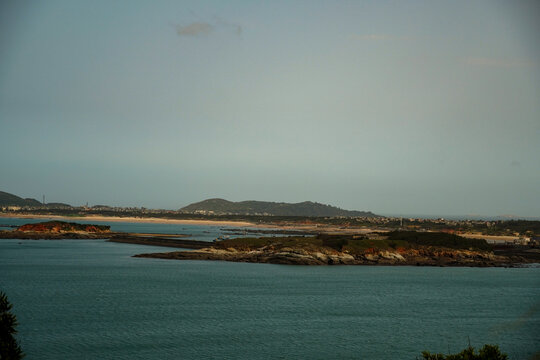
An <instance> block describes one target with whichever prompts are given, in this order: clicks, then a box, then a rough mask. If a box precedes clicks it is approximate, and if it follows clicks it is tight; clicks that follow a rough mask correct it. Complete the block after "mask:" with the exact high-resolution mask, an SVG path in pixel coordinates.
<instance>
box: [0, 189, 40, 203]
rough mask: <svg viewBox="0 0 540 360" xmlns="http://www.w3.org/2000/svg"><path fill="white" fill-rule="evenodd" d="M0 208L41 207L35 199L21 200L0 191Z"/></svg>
mask: <svg viewBox="0 0 540 360" xmlns="http://www.w3.org/2000/svg"><path fill="white" fill-rule="evenodd" d="M0 206H41V203H40V202H39V201H37V200H36V199H23V198H21V197H18V196H17V195H13V194H10V193H7V192H4V191H0Z"/></svg>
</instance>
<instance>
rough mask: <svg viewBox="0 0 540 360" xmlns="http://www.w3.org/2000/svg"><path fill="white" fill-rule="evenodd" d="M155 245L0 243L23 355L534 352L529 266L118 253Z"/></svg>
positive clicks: (538, 303)
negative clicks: (298, 262)
mask: <svg viewBox="0 0 540 360" xmlns="http://www.w3.org/2000/svg"><path fill="white" fill-rule="evenodd" d="M111 225H113V223H111ZM117 226H118V225H117ZM145 226H148V227H149V230H152V229H154V230H153V231H149V230H144V231H149V232H159V231H162V230H163V225H161V224H147V225H145ZM176 226H180V227H182V226H183V225H176ZM122 231H127V230H122ZM129 231H134V230H129ZM171 231H176V230H174V229H171ZM203 231H212V230H211V229H210V230H203ZM202 234H208V233H204V232H202ZM213 235H214V234H212V236H213ZM168 250H170V249H165V248H158V247H150V246H142V245H133V244H120V243H109V242H105V241H103V240H37V241H36V240H1V241H0V289H1V290H2V291H5V292H6V293H7V294H8V296H9V299H10V301H11V302H12V303H13V304H14V308H13V312H14V313H15V314H16V315H17V318H18V320H19V323H20V325H19V326H18V330H19V333H18V339H20V342H21V346H22V348H23V350H24V352H25V353H26V354H27V357H26V358H27V359H59V358H63V359H74V358H77V359H178V358H182V359H201V358H213V359H269V358H272V359H304V358H313V359H323V358H324V359H327V358H344V359H345V358H357V359H415V358H416V357H420V353H421V351H422V350H430V351H432V352H435V351H437V352H449V351H450V352H457V351H459V350H460V349H463V348H465V347H466V346H467V344H468V341H469V339H470V341H471V344H472V345H473V346H477V347H479V346H481V345H483V344H485V343H495V344H499V345H500V347H501V349H502V350H503V351H505V352H507V353H508V354H509V355H510V358H511V359H529V358H532V356H533V355H534V354H535V353H537V352H539V351H540V346H539V345H538V344H540V276H539V275H540V269H538V268H519V269H515V268H509V269H505V268H437V267H384V266H327V267H314V266H311V267H308V266H284V265H272V264H244V263H227V262H204V261H174V260H160V259H147V258H133V257H132V255H134V254H137V253H143V252H158V251H168Z"/></svg>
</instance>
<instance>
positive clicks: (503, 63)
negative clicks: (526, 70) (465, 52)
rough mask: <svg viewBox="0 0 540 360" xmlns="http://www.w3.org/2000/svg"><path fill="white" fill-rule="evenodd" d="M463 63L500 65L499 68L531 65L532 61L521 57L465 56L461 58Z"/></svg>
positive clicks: (489, 65)
mask: <svg viewBox="0 0 540 360" xmlns="http://www.w3.org/2000/svg"><path fill="white" fill-rule="evenodd" d="M462 62H463V63H465V64H467V65H472V66H485V67H500V68H514V67H527V66H532V65H534V63H533V62H532V61H529V60H521V59H510V60H506V59H497V58H487V57H467V58H465V59H463V60H462Z"/></svg>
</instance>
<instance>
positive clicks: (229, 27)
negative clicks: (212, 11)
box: [216, 16, 243, 36]
mask: <svg viewBox="0 0 540 360" xmlns="http://www.w3.org/2000/svg"><path fill="white" fill-rule="evenodd" d="M216 26H217V27H221V28H223V29H224V30H226V31H229V32H232V33H233V34H235V35H236V36H242V31H243V29H242V26H241V25H238V24H236V23H232V22H228V21H226V20H223V19H222V18H220V17H217V16H216Z"/></svg>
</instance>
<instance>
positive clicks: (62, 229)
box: [16, 221, 111, 233]
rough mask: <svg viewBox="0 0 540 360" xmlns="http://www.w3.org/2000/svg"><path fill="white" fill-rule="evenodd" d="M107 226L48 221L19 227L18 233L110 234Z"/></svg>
mask: <svg viewBox="0 0 540 360" xmlns="http://www.w3.org/2000/svg"><path fill="white" fill-rule="evenodd" d="M110 229H111V227H110V226H107V225H89V224H77V223H70V222H65V221H47V222H41V223H36V224H25V225H22V226H19V227H18V228H17V229H16V231H20V232H38V233H78V232H82V233H109V232H110V231H111V230H110Z"/></svg>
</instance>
